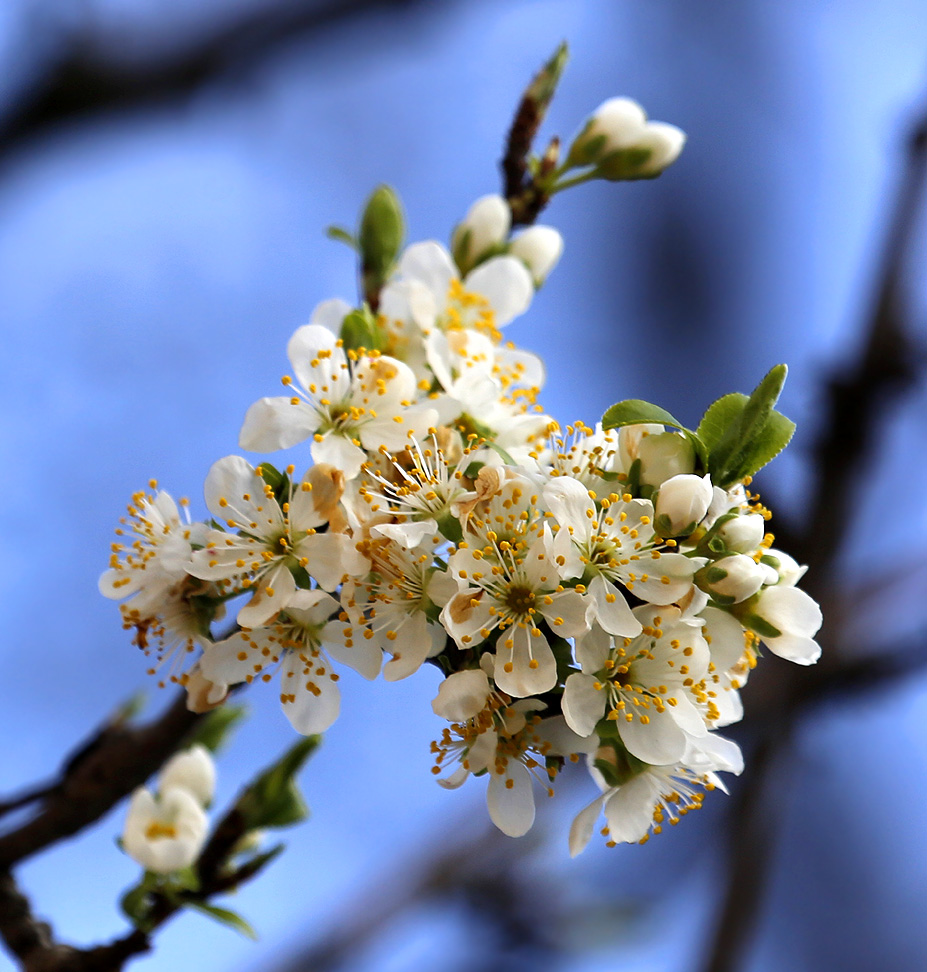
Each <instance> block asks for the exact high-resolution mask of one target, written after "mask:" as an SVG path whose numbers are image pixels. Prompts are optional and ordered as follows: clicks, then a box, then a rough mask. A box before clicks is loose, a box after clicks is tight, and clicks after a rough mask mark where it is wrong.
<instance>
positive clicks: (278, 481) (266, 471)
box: [257, 462, 286, 490]
mask: <svg viewBox="0 0 927 972" xmlns="http://www.w3.org/2000/svg"><path fill="white" fill-rule="evenodd" d="M257 474H258V475H259V476H260V477H261V479H263V480H264V482H265V483H267V485H268V486H270V488H271V489H273V490H278V489H279V488H280V487H281V486H282V485H283V481H284V480H285V479H286V476H285V475H284V474H283V473H282V472H280V470H279V469H278V468H277V467H276V466H275V465H273V464H272V463H270V462H262V463H260V464H259V465H258V467H257Z"/></svg>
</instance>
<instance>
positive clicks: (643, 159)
mask: <svg viewBox="0 0 927 972" xmlns="http://www.w3.org/2000/svg"><path fill="white" fill-rule="evenodd" d="M652 155H653V149H649V148H643V147H641V146H632V147H630V148H624V149H618V150H617V151H615V152H609V153H608V155H606V156H605V158H604V159H602V160H601V161H600V162H599V163H598V164H597V165H596V167H595V175H596V177H597V178H599V179H608V180H609V181H610V182H623V181H627V180H631V179H653V178H654V177H655V176H657V175H659V173H658V172H648V173H641V169H642V168H643V167H644V166H645V165H646V164H647V163H648V162H649V161H650V158H651V156H652Z"/></svg>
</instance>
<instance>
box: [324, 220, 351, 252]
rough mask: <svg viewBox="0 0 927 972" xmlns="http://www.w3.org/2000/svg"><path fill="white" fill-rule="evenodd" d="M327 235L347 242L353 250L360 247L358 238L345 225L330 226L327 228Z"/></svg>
mask: <svg viewBox="0 0 927 972" xmlns="http://www.w3.org/2000/svg"><path fill="white" fill-rule="evenodd" d="M325 235H326V236H327V237H328V238H329V239H330V240H337V241H338V242H339V243H346V244H347V245H348V246H349V247H351V249H352V250H357V249H359V247H358V245H357V240H356V239H354V237H353V236H352V235H351V234H350V233H349V232H348V231H347V230H346V229H345V228H344V227H343V226H329V227H328V229H327V230H325Z"/></svg>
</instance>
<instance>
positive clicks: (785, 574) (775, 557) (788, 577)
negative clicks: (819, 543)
mask: <svg viewBox="0 0 927 972" xmlns="http://www.w3.org/2000/svg"><path fill="white" fill-rule="evenodd" d="M763 561H764V563H770V564H771V566H772V567H773V569H774V570H775V571H776V573H777V574H778V575H779V586H780V587H794V586H795V585H796V584H797V583H798V582H799V581H800V580H801V579H802V577H804V576H805V571H807V570H808V567H807V566H802V565H801V564H799V562H798V561H797V560H796V559H795V558H794V557H792V556H790V555H789V554H787V553H786V552H785V551H784V550H776V549H775V548H770V549H769V551H767V553H766V556H765V557H763ZM772 561H775V563H774V564H773V563H771V562H772Z"/></svg>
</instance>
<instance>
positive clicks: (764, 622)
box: [742, 584, 823, 665]
mask: <svg viewBox="0 0 927 972" xmlns="http://www.w3.org/2000/svg"><path fill="white" fill-rule="evenodd" d="M742 620H743V622H744V624H746V625H747V626H748V627H752V628H753V629H754V630H755V631H757V632H758V633H759V635H760V637H761V638H762V639H763V642H764V644H766V645H767V646H768V648H769V650H770V651H771V652H772V653H773V654H775V655H778V656H779V657H780V658H785V659H787V660H788V661H791V662H795V663H796V664H797V665H813V664H814V663H815V662H816V661H817V660H818V658H819V657H820V655H821V647H820V645H818V643H817V642H816V641H815V640H814V636H815V635H816V634H817V633H818V629H819V628H820V627H821V622H822V620H823V618H822V616H821V609H820V607H818V605H817V602H816V601H815V600H814V599H813V598H812V597H810V596H809V595H808V594H806V593H805V592H804V591H800V590H799V589H798V588H797V587H788V586H783V585H782V584H779V585H778V586H776V587H767V588H766V589H765V590H763V591H762V592H761V593H760V595H759V597H758V598H757V599H756V603H755V604H754V605H753V606H752V613H751V614H747V615H745V616H744V617H743V618H742Z"/></svg>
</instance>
